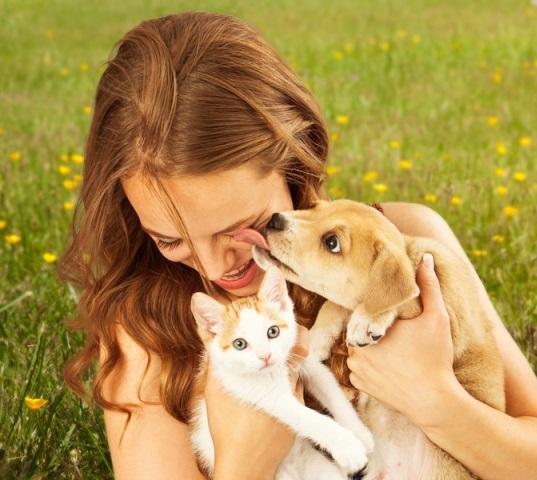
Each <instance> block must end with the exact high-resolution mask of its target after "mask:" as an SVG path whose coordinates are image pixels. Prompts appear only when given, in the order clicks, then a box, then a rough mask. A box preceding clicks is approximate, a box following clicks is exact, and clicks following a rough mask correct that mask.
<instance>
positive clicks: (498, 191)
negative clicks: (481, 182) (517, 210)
mask: <svg viewBox="0 0 537 480" xmlns="http://www.w3.org/2000/svg"><path fill="white" fill-rule="evenodd" d="M508 192H509V190H508V189H507V187H505V186H503V185H498V186H497V187H496V194H497V195H499V196H500V197H505V196H506V195H507V193H508Z"/></svg>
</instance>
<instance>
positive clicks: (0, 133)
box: [0, 127, 6, 137]
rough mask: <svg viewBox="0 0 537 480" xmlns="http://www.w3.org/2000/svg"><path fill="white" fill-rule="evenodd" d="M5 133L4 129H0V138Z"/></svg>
mask: <svg viewBox="0 0 537 480" xmlns="http://www.w3.org/2000/svg"><path fill="white" fill-rule="evenodd" d="M5 133H6V129H5V128H4V127H0V137H1V136H2V135H4V134H5Z"/></svg>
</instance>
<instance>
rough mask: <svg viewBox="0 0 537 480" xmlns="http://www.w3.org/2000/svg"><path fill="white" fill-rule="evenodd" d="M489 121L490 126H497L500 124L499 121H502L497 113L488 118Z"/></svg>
mask: <svg viewBox="0 0 537 480" xmlns="http://www.w3.org/2000/svg"><path fill="white" fill-rule="evenodd" d="M487 123H488V125H489V127H495V126H496V125H498V123H500V118H499V117H498V116H496V115H491V116H489V117H488V118H487Z"/></svg>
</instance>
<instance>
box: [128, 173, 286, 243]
mask: <svg viewBox="0 0 537 480" xmlns="http://www.w3.org/2000/svg"><path fill="white" fill-rule="evenodd" d="M161 182H162V183H163V185H164V187H165V188H166V189H167V191H168V193H169V195H170V197H171V199H172V200H173V201H174V204H175V205H176V207H177V208H178V209H179V212H180V213H181V215H182V217H183V220H184V223H185V226H186V228H187V230H188V232H189V234H190V236H192V237H194V236H198V235H200V236H203V235H210V234H212V233H215V232H218V231H220V230H224V229H226V228H227V227H228V226H229V225H231V224H232V223H234V222H235V221H237V220H240V219H242V218H246V217H248V216H252V215H259V213H261V212H262V211H263V209H265V208H269V207H270V206H271V205H274V206H275V207H277V208H276V210H277V209H278V207H280V206H281V208H283V209H285V208H291V206H290V205H289V202H290V199H289V197H288V188H287V185H286V183H285V179H284V178H283V176H282V175H281V174H279V173H277V172H272V173H270V174H268V175H266V176H264V177H260V175H259V173H258V171H257V169H254V168H252V167H244V166H242V167H237V168H234V169H231V170H225V171H222V172H215V173H211V174H204V175H183V176H177V177H172V178H166V179H162V180H161ZM122 184H123V188H124V191H125V194H126V195H127V198H128V199H129V202H130V203H131V205H132V207H133V208H134V210H135V211H136V213H137V214H138V217H139V219H140V223H141V224H142V226H143V227H145V228H147V229H149V230H152V231H154V232H158V233H159V234H162V236H165V237H170V238H177V237H180V236H181V235H179V232H178V231H177V228H176V227H174V224H173V221H172V220H171V219H170V218H169V217H168V215H167V210H166V208H165V206H164V205H163V203H162V201H163V200H162V198H161V196H157V195H155V192H153V191H152V190H151V189H150V188H149V186H148V185H147V183H146V182H144V181H143V180H142V178H140V177H139V176H136V175H134V176H133V177H130V178H128V179H123V180H122ZM276 210H275V211H276Z"/></svg>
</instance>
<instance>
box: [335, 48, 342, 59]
mask: <svg viewBox="0 0 537 480" xmlns="http://www.w3.org/2000/svg"><path fill="white" fill-rule="evenodd" d="M334 58H335V59H336V60H341V59H342V58H343V52H342V51H341V50H336V51H335V52H334Z"/></svg>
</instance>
